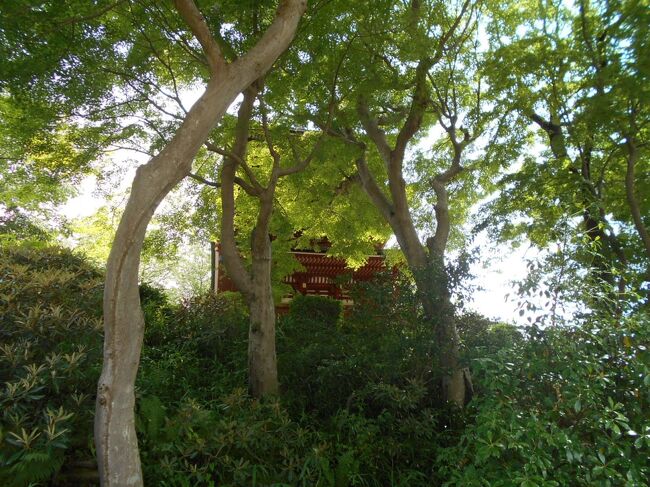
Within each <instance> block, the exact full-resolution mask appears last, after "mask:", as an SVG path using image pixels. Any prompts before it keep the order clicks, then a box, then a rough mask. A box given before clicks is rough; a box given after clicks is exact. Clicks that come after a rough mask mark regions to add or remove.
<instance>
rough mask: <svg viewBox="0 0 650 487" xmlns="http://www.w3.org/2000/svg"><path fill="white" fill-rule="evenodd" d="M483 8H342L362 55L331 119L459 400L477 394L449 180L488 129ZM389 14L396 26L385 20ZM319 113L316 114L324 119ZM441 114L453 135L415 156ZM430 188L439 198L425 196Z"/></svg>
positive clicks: (447, 389) (449, 393)
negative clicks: (408, 279)
mask: <svg viewBox="0 0 650 487" xmlns="http://www.w3.org/2000/svg"><path fill="white" fill-rule="evenodd" d="M477 11H478V5H477V4H476V3H473V2H470V1H465V2H461V3H458V4H454V5H443V4H442V3H438V2H408V3H407V4H405V5H400V6H399V7H395V6H394V5H393V4H392V3H391V2H385V3H380V4H377V5H373V7H372V9H371V10H367V9H364V7H359V11H354V14H356V17H352V15H351V14H348V15H347V17H346V16H342V17H343V18H344V19H346V21H347V22H349V24H346V27H348V28H349V29H350V33H349V34H348V35H347V42H348V43H349V44H350V45H351V46H352V47H351V49H352V50H354V52H355V61H356V63H357V64H356V66H355V67H356V69H355V70H352V71H351V72H346V76H345V77H343V79H342V80H341V83H339V86H338V87H337V89H338V90H340V91H341V92H342V95H341V96H339V100H344V101H343V102H340V103H338V105H337V111H336V112H335V119H334V122H333V124H332V128H330V129H327V131H328V133H329V134H330V135H332V136H334V137H337V138H339V139H340V140H343V141H345V142H346V143H347V144H348V145H349V146H350V147H351V148H352V149H351V150H352V152H353V153H354V156H353V157H354V160H355V166H356V176H355V177H356V178H358V180H359V181H360V183H361V186H362V187H363V189H364V191H365V192H366V194H367V196H368V198H369V199H370V201H371V202H372V203H373V205H374V206H375V207H376V208H377V210H378V211H379V212H380V214H381V215H382V217H383V218H384V220H385V221H386V222H387V223H388V224H389V225H390V227H391V229H392V231H393V232H394V234H395V236H396V237H397V241H398V243H399V245H400V249H401V250H402V252H403V254H404V256H405V258H406V262H407V264H408V267H409V269H410V270H411V271H412V273H413V276H414V279H415V283H416V286H417V288H418V291H419V296H420V300H421V302H422V305H423V308H424V313H425V316H426V318H427V319H428V320H429V321H430V322H431V323H432V326H435V328H436V330H437V339H438V346H439V354H440V357H439V366H440V369H441V371H442V376H443V381H442V382H443V397H444V398H445V400H449V401H452V402H454V403H456V404H457V405H459V406H463V405H464V403H465V401H466V400H467V399H468V398H469V396H470V391H469V390H468V389H467V388H468V387H469V386H470V385H471V379H470V377H469V371H468V370H467V369H464V368H463V367H462V366H461V364H460V352H459V347H460V343H459V339H458V335H457V333H456V331H455V322H454V316H453V307H452V305H451V301H450V295H449V290H448V282H447V275H446V269H445V262H444V259H445V251H446V249H447V245H448V241H449V236H450V233H451V225H452V223H451V222H452V219H451V215H450V210H449V186H450V184H452V183H454V184H459V181H460V180H461V178H460V176H461V174H463V173H469V172H470V171H469V170H468V169H467V168H466V167H465V166H467V165H468V164H467V162H468V161H469V159H468V158H467V154H466V153H467V148H468V146H469V145H470V144H472V143H473V142H475V141H476V139H477V138H478V136H479V135H481V134H482V131H483V125H484V123H485V119H486V114H485V113H484V111H486V110H485V108H484V107H483V106H482V104H481V87H480V81H478V80H477V79H472V76H473V73H474V69H475V67H476V60H475V57H473V56H475V54H476V52H475V51H473V50H472V49H471V47H472V43H471V42H470V41H471V38H472V36H475V35H476V25H477V24H476V14H477ZM388 17H391V18H393V19H394V23H393V25H394V26H396V27H395V28H390V29H387V28H386V27H385V24H384V22H385V19H386V18H388ZM321 106H323V101H321ZM317 118H318V117H317V115H316V116H313V117H312V120H313V121H314V122H315V123H316V124H318V125H320V126H322V127H323V123H322V122H319V121H318V119H317ZM436 123H439V127H440V128H441V129H442V131H443V133H444V134H445V136H446V137H445V138H444V139H443V140H439V141H438V142H437V143H436V144H435V146H434V150H433V151H432V155H431V156H430V157H428V158H427V157H424V156H423V154H419V155H415V156H412V157H411V158H410V160H409V153H408V150H409V147H410V148H411V149H413V148H414V145H415V142H417V141H418V138H420V137H422V136H423V135H424V134H425V133H427V131H428V130H429V129H431V128H432V127H433V126H434V124H436ZM359 126H360V127H359ZM360 129H361V130H360ZM470 168H471V169H475V168H476V165H475V164H471V165H470ZM416 179H420V181H419V182H417V183H416V182H410V181H409V182H407V180H411V181H413V180H416ZM418 189H419V190H420V191H422V192H418ZM431 192H433V194H434V195H435V197H434V201H435V202H431V203H427V197H426V194H427V193H429V194H430V193H431ZM468 194H474V195H475V194H476V193H475V192H474V191H470V192H469V193H468ZM420 198H422V199H420ZM429 199H430V197H429ZM460 200H461V198H458V201H459V202H460ZM465 204H467V201H465ZM459 206H462V205H459ZM416 209H418V210H419V211H418V210H416ZM422 209H424V211H422ZM427 210H428V215H427V216H428V218H427V219H430V218H431V216H434V218H435V232H434V233H433V235H430V236H429V237H428V238H426V241H425V242H424V243H423V242H422V241H421V238H420V232H419V229H418V225H417V224H416V220H415V217H416V211H417V212H418V213H424V212H426V211H427ZM431 212H432V213H433V215H431ZM459 213H461V212H459ZM429 228H430V227H429Z"/></svg>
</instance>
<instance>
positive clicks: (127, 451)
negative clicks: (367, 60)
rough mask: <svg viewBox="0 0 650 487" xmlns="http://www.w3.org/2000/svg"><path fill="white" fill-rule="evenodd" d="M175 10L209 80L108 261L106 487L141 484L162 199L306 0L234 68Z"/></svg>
mask: <svg viewBox="0 0 650 487" xmlns="http://www.w3.org/2000/svg"><path fill="white" fill-rule="evenodd" d="M175 3H176V8H177V10H178V11H179V13H180V14H181V16H182V17H183V18H184V20H185V21H186V23H187V24H188V26H189V27H190V29H191V30H192V32H193V33H194V35H195V36H196V38H197V39H198V40H199V42H200V43H201V46H202V48H203V50H204V53H205V55H206V58H207V59H208V65H209V67H210V81H209V82H208V84H207V87H206V89H205V92H204V93H203V95H202V96H201V98H199V100H198V101H197V102H196V103H195V104H194V106H193V107H192V108H191V109H190V111H189V112H188V114H187V116H186V117H185V120H184V121H183V123H182V124H181V126H180V127H179V129H178V130H177V132H176V134H175V135H174V137H173V138H172V140H171V141H170V142H169V144H167V146H166V147H165V148H164V149H163V150H162V151H161V152H160V154H159V155H157V156H155V157H154V158H152V159H151V160H150V161H149V162H148V163H146V164H145V165H143V166H141V167H140V168H138V170H137V172H136V176H135V178H134V181H133V185H132V189H131V194H130V197H129V200H128V202H127V205H126V208H125V211H124V214H123V216H122V219H121V220H120V224H119V226H118V229H117V232H116V234H115V239H114V242H113V246H112V248H111V253H110V256H109V258H108V262H107V269H106V282H105V289H104V333H105V336H104V362H103V367H102V373H101V376H100V379H99V384H98V387H97V401H96V415H95V444H96V448H97V459H98V466H99V473H100V482H101V485H102V486H111V487H112V486H115V487H117V486H119V487H123V486H141V485H143V479H142V469H141V466H140V456H139V452H138V444H137V437H136V432H135V425H134V406H135V394H134V387H135V378H136V374H137V368H138V364H139V361H140V351H141V348H142V340H143V335H144V318H143V314H142V310H141V307H140V297H139V289H138V269H139V264H140V252H141V250H142V243H143V241H144V236H145V233H146V229H147V225H148V223H149V221H150V220H151V217H152V216H153V213H154V211H155V210H156V208H157V207H158V205H159V204H160V202H161V201H162V200H163V198H164V197H165V196H166V195H167V194H168V193H169V191H171V189H172V188H173V187H174V186H176V184H178V183H179V182H180V181H181V180H182V179H183V178H184V177H185V176H187V175H188V174H189V172H190V170H191V166H192V161H193V159H194V157H195V156H196V154H197V152H198V150H199V148H200V147H201V146H202V145H203V144H204V143H205V141H206V139H207V137H208V136H209V134H210V131H211V130H212V129H213V128H214V126H215V125H216V124H217V123H218V122H219V120H220V119H221V117H222V116H223V114H224V113H225V111H226V109H227V108H228V106H229V105H230V104H231V103H232V102H233V101H234V99H235V97H236V96H237V94H239V93H240V92H241V91H242V90H243V89H244V88H246V87H247V86H248V85H250V84H251V83H252V82H253V81H254V80H256V79H257V78H259V77H260V76H261V75H262V74H263V73H265V72H266V71H267V70H268V69H269V68H270V67H271V65H272V64H273V62H274V61H275V60H276V59H277V57H278V56H279V55H280V54H282V52H283V51H284V50H285V49H286V48H287V47H288V45H289V43H290V42H291V40H292V39H293V37H294V35H295V32H296V29H297V26H298V22H299V20H300V18H301V16H302V14H303V13H304V11H305V8H306V1H305V0H285V1H283V2H282V4H281V5H280V7H279V8H278V11H277V14H276V18H275V20H274V22H273V24H272V25H271V26H270V27H269V28H268V30H267V31H266V32H265V33H264V35H263V36H262V38H261V39H260V40H259V42H258V43H257V44H256V45H255V46H254V47H253V48H252V49H251V50H250V51H249V52H248V53H247V54H246V55H245V56H243V57H242V58H240V59H238V60H237V61H235V62H233V63H231V64H227V63H226V62H225V60H224V59H223V57H222V56H221V52H220V50H219V49H218V47H216V46H217V44H216V42H215V40H214V38H213V37H212V36H211V35H209V29H208V27H207V24H206V23H205V20H204V19H203V17H202V15H201V14H200V12H199V11H198V9H197V8H196V6H195V5H194V3H193V2H192V1H191V0H177V1H176V2H175Z"/></svg>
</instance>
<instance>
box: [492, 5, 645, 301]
mask: <svg viewBox="0 0 650 487" xmlns="http://www.w3.org/2000/svg"><path fill="white" fill-rule="evenodd" d="M646 7H647V6H645V5H643V2H638V1H615V2H600V1H595V2H592V1H587V0H579V1H576V2H572V3H570V4H566V3H563V2H553V1H548V2H542V3H540V4H539V5H532V4H531V5H528V6H526V7H525V8H522V6H521V5H520V4H518V5H514V4H512V5H509V4H503V5H502V8H503V10H501V11H499V12H495V15H493V17H492V23H491V24H490V27H489V32H490V36H491V43H492V49H493V50H492V53H491V55H490V57H491V69H490V70H489V71H490V84H491V85H492V86H493V87H494V88H495V89H494V91H493V93H494V94H495V102H496V103H499V104H500V105H502V106H504V107H506V106H507V107H509V110H511V113H513V114H516V115H517V117H518V119H516V120H513V122H514V123H515V125H514V126H513V128H512V130H511V132H512V133H513V134H516V133H524V132H525V131H526V130H527V127H534V128H536V129H537V134H536V135H537V136H538V138H537V139H536V140H537V141H538V143H540V144H541V146H542V147H543V148H544V151H543V152H541V154H540V155H539V156H535V155H531V154H530V153H529V154H528V155H526V156H525V157H523V162H522V165H521V167H520V168H519V169H518V170H517V171H515V172H513V174H511V175H509V176H507V177H506V178H505V179H504V181H503V183H504V186H505V191H504V192H503V193H502V194H501V196H500V197H499V198H498V199H497V200H495V202H494V203H493V204H492V208H493V209H494V210H495V213H496V214H497V215H502V217H503V218H502V220H501V221H502V223H503V225H501V228H502V230H503V231H504V233H502V235H504V236H512V235H514V234H518V233H522V232H523V233H525V234H526V235H527V236H528V238H530V240H531V241H532V242H533V243H535V244H537V245H539V246H542V247H544V246H547V245H549V244H550V243H554V237H553V235H555V234H556V232H555V231H553V230H552V229H554V228H555V229H558V228H559V227H561V226H562V225H563V223H562V222H563V221H567V220H569V221H571V218H567V213H568V214H571V215H575V214H579V215H580V226H581V232H582V233H583V234H584V235H585V236H586V238H587V241H588V242H589V246H590V247H591V248H593V247H596V248H597V252H593V251H587V252H583V254H582V256H578V258H579V259H580V260H581V261H582V262H584V264H585V265H587V266H588V267H591V268H592V269H593V272H592V275H593V276H594V277H597V278H599V279H600V280H602V281H604V282H606V283H609V284H610V285H612V287H613V288H614V289H616V292H617V293H618V294H619V296H621V295H622V294H623V292H625V291H626V290H629V289H632V290H639V289H640V287H641V285H640V281H642V280H643V279H644V274H645V279H648V274H647V273H648V272H649V269H650V253H649V252H648V249H649V248H650V247H648V243H649V242H650V240H649V239H648V230H647V228H648V224H649V223H650V221H648V219H647V215H648V214H649V210H650V198H648V197H647V195H648V194H650V191H649V189H650V186H648V184H649V183H650V182H649V181H648V178H647V174H648V167H650V166H648V164H649V163H650V158H649V157H648V152H647V143H648V141H647V137H648V123H649V121H650V119H649V118H648V117H649V115H650V111H649V110H648V106H649V103H648V101H650V98H648V96H649V95H650V91H648V77H649V75H650V73H649V72H648V67H647V66H648V59H649V58H648V51H647V46H648V43H649V42H650V34H649V29H648V13H647V8H646ZM524 147H526V150H528V147H530V146H526V145H524ZM513 214H519V217H518V218H513ZM574 221H575V220H574ZM513 222H517V223H513ZM619 311H620V310H619Z"/></svg>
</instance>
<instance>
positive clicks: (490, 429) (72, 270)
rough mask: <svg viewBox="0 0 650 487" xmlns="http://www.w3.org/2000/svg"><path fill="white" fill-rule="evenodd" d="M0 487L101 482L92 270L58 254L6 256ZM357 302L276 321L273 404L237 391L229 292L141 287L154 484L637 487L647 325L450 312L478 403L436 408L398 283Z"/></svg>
mask: <svg viewBox="0 0 650 487" xmlns="http://www.w3.org/2000/svg"><path fill="white" fill-rule="evenodd" d="M0 251H1V253H0V306H1V309H0V339H1V340H0V379H1V380H2V383H3V384H2V387H1V388H0V406H1V408H2V409H1V411H2V412H1V413H0V421H1V422H0V485H3V486H4V485H7V486H9V487H11V486H27V485H33V486H38V485H42V486H45V485H95V483H93V482H94V481H93V480H92V468H90V470H91V473H90V476H89V477H88V476H87V477H86V479H87V480H84V481H81V480H79V479H80V478H81V477H80V475H81V474H80V472H81V469H82V468H81V466H85V467H84V468H87V466H88V465H91V466H92V461H93V456H94V449H93V445H92V416H93V408H94V395H95V387H96V381H97V378H98V375H99V371H100V367H101V347H102V336H101V333H102V331H101V299H102V274H101V272H99V271H98V270H96V269H94V268H93V267H92V266H90V265H89V264H88V263H87V262H85V261H84V259H82V258H80V257H78V256H76V255H75V254H73V253H71V252H69V251H66V250H63V249H60V248H57V247H51V246H50V247H48V246H44V247H40V248H37V249H35V248H28V247H16V246H12V247H8V246H6V245H5V246H4V247H2V248H1V249H0ZM353 293H355V294H354V296H355V302H356V305H355V306H354V307H353V308H352V309H351V310H347V311H346V312H345V313H342V312H341V309H340V304H339V303H338V302H334V301H329V300H324V299H323V298H309V297H299V298H298V299H296V301H295V303H294V305H293V308H292V311H291V312H290V313H289V314H288V315H287V316H285V317H283V318H282V320H280V321H279V323H278V333H277V345H278V364H279V375H280V378H281V395H280V397H277V398H270V399H265V400H263V401H257V400H253V399H251V398H250V397H249V396H248V395H247V394H246V392H245V391H246V367H247V359H246V350H247V343H246V341H247V333H248V332H247V328H248V320H247V315H246V309H245V306H244V305H243V303H242V302H241V299H240V298H238V297H237V296H236V295H220V296H217V297H215V296H209V295H208V296H197V297H194V298H192V299H189V300H186V301H184V302H182V303H178V304H173V303H169V302H168V301H167V299H166V298H165V295H164V294H163V293H162V292H161V291H159V290H157V289H155V288H152V287H149V286H142V289H141V296H142V302H143V309H144V312H145V319H146V322H147V326H146V332H145V343H144V348H143V354H142V359H141V366H140V371H139V375H138V382H137V387H136V397H137V411H136V416H137V423H136V427H137V431H138V434H139V444H140V449H141V457H142V462H143V471H144V474H145V481H146V482H145V483H146V484H147V485H156V486H210V485H214V486H250V485H258V486H271V485H274V486H294V485H296V486H301V485H304V486H333V487H340V486H416V487H417V486H432V485H449V486H474V485H475V486H524V487H525V486H564V485H579V486H580V485H584V486H591V485H597V486H618V485H626V486H643V485H648V484H647V480H646V479H647V478H648V477H649V476H650V470H649V469H650V462H649V461H648V458H649V457H650V421H649V419H648V418H649V417H650V414H649V411H650V408H649V407H648V401H649V399H650V398H649V393H648V386H649V385H650V370H649V357H648V350H647V346H648V342H649V338H650V337H649V331H648V321H647V319H646V318H645V317H644V316H643V315H642V314H639V313H637V314H636V315H635V316H629V317H624V318H621V319H618V320H613V319H608V318H603V317H599V316H597V315H594V316H590V317H589V318H585V319H584V320H583V322H582V323H579V324H576V325H575V326H573V327H562V328H560V327H557V328H547V329H539V328H535V327H531V328H528V329H526V330H521V331H518V330H516V329H514V328H513V327H510V326H507V325H503V324H495V323H491V322H490V321H488V320H485V319H484V318H482V317H481V316H478V315H473V314H467V315H461V316H459V317H458V328H459V331H460V333H461V338H462V340H463V343H464V349H463V354H464V360H465V362H466V364H467V365H469V366H470V367H471V369H472V373H473V381H474V390H475V394H474V397H473V399H472V401H471V402H470V403H469V405H468V407H467V408H466V409H465V410H464V411H462V412H461V411H458V410H453V409H450V408H449V407H447V406H445V405H444V404H441V403H440V399H439V398H440V391H439V390H438V388H437V384H438V382H439V381H438V379H439V374H438V373H437V371H436V368H435V366H434V364H435V360H434V358H435V354H436V347H435V340H434V334H433V332H432V330H431V329H430V327H429V326H427V324H426V323H424V322H423V321H422V320H421V319H420V316H419V309H418V306H417V300H416V299H415V296H414V294H413V292H412V290H411V287H410V285H409V283H408V281H406V280H401V279H398V280H397V281H395V280H394V279H392V278H388V277H386V278H382V279H379V280H378V281H377V282H375V283H372V284H364V285H362V286H359V287H358V288H357V289H355V290H353Z"/></svg>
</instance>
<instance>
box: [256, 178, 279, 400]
mask: <svg viewBox="0 0 650 487" xmlns="http://www.w3.org/2000/svg"><path fill="white" fill-rule="evenodd" d="M269 190H270V191H269ZM274 192H275V191H274V187H273V186H270V187H269V188H268V189H267V192H266V193H265V195H264V196H263V197H262V198H261V204H262V205H261V206H262V207H261V209H260V214H259V215H258V219H257V225H256V226H255V229H254V230H253V236H252V248H251V250H252V255H253V264H252V268H251V270H252V276H251V277H252V292H251V293H250V299H249V309H250V328H249V333H248V390H249V392H250V394H251V396H253V397H263V396H266V395H270V394H277V393H278V389H279V385H278V366H277V359H276V352H275V303H274V301H273V291H272V288H271V263H272V259H271V239H270V237H269V227H270V223H271V214H272V211H273V193H274Z"/></svg>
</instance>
